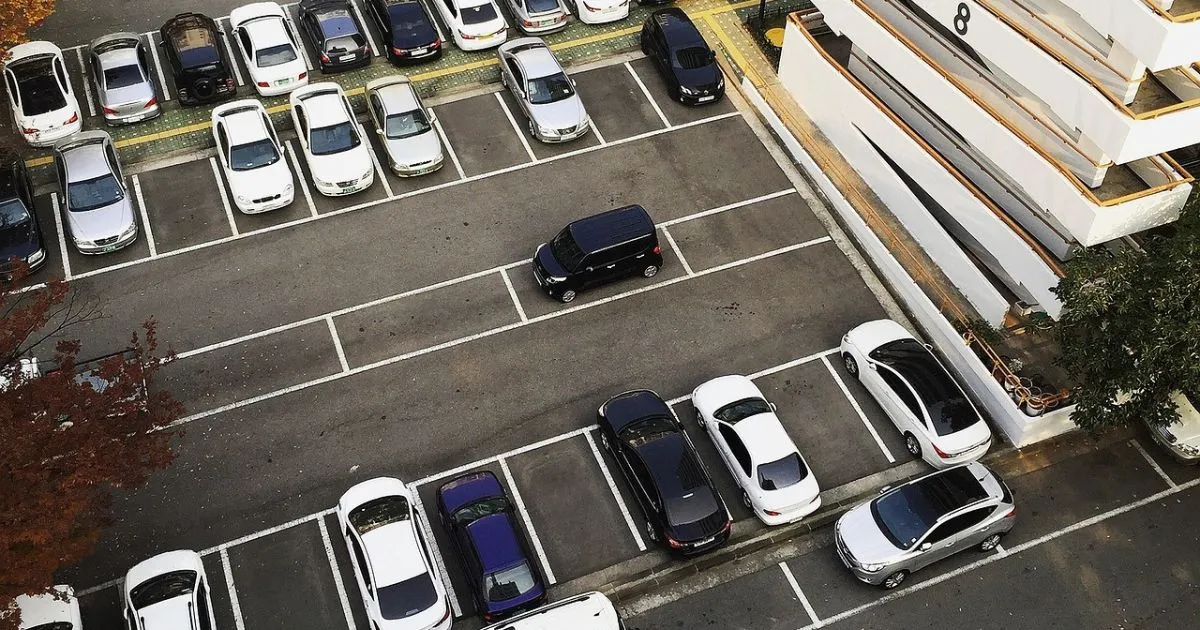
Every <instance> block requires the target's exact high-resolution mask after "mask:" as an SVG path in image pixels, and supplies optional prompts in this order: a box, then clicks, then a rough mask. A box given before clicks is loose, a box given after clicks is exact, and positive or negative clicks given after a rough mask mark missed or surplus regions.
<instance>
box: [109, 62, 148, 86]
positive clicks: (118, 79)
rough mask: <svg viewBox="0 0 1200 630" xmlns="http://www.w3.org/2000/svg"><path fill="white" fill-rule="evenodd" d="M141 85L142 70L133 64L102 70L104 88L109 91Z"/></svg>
mask: <svg viewBox="0 0 1200 630" xmlns="http://www.w3.org/2000/svg"><path fill="white" fill-rule="evenodd" d="M141 83H142V70H141V68H138V67H137V66H136V65H134V64H129V65H126V66H117V67H115V68H105V69H104V86H105V87H107V88H108V89H110V90H118V89H121V88H127V87H129V86H131V85H140V84H141Z"/></svg>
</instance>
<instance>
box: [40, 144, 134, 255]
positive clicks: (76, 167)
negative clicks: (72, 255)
mask: <svg viewBox="0 0 1200 630" xmlns="http://www.w3.org/2000/svg"><path fill="white" fill-rule="evenodd" d="M54 169H55V173H56V175H57V176H58V185H59V190H60V191H61V193H62V198H63V204H64V207H63V211H64V212H63V214H65V215H66V224H67V230H68V231H69V232H70V234H71V240H73V241H74V242H75V248H76V249H78V250H79V253H81V254H103V253H106V252H111V251H115V250H118V249H121V248H122V247H125V246H126V245H129V244H130V243H132V242H134V241H135V240H137V234H138V224H137V220H136V219H135V218H134V216H133V204H132V203H130V199H129V189H128V188H126V186H125V176H124V174H123V173H122V172H121V164H120V162H118V161H117V152H116V149H115V148H113V143H112V138H110V137H109V135H108V134H107V133H105V132H103V131H84V132H82V133H78V134H75V135H74V136H71V137H70V138H67V139H66V140H61V141H59V142H58V144H56V145H54Z"/></svg>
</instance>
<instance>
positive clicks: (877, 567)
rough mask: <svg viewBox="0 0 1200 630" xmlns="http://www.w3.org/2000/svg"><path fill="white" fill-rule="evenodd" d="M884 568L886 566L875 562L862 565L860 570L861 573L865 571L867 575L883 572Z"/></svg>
mask: <svg viewBox="0 0 1200 630" xmlns="http://www.w3.org/2000/svg"><path fill="white" fill-rule="evenodd" d="M885 566H887V565H886V564H884V563H882V562H875V563H867V564H864V565H862V567H861V568H862V570H863V571H866V572H867V573H879V572H880V571H882V570H883V567H885Z"/></svg>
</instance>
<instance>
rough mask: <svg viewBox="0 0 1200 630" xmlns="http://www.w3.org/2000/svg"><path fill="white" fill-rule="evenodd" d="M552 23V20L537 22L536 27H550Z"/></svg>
mask: <svg viewBox="0 0 1200 630" xmlns="http://www.w3.org/2000/svg"><path fill="white" fill-rule="evenodd" d="M553 23H554V18H550V19H547V20H538V26H550V25H551V24H553Z"/></svg>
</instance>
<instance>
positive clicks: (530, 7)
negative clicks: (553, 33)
mask: <svg viewBox="0 0 1200 630" xmlns="http://www.w3.org/2000/svg"><path fill="white" fill-rule="evenodd" d="M525 10H526V11H528V12H530V13H546V12H548V11H557V10H558V0H525Z"/></svg>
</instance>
